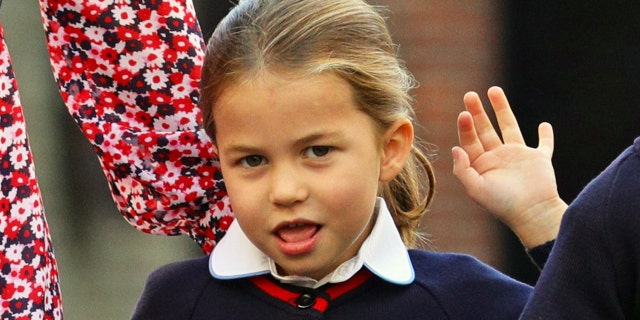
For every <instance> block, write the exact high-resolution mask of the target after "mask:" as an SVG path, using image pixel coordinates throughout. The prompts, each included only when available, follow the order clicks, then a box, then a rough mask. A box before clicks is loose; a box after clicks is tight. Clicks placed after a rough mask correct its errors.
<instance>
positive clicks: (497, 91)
mask: <svg viewBox="0 0 640 320" xmlns="http://www.w3.org/2000/svg"><path fill="white" fill-rule="evenodd" d="M487 95H488V96H489V101H491V105H492V106H493V111H494V112H495V114H496V119H497V120H498V126H499V127H500V132H501V133H502V140H503V141H504V143H519V144H524V138H523V137H522V131H520V127H519V126H518V121H517V120H516V116H515V115H514V114H513V111H512V110H511V106H509V101H508V100H507V96H506V95H505V94H504V91H503V90H502V88H500V87H491V88H489V90H488V92H487Z"/></svg>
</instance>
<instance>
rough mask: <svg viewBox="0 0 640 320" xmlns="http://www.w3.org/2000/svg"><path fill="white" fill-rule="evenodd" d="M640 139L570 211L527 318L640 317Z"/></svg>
mask: <svg viewBox="0 0 640 320" xmlns="http://www.w3.org/2000/svg"><path fill="white" fill-rule="evenodd" d="M639 308H640V138H637V139H636V140H635V142H634V144H633V146H630V147H629V148H627V149H626V150H625V151H624V152H622V154H620V155H619V156H618V157H617V159H615V160H614V161H613V162H612V163H611V164H610V165H609V167H608V168H607V169H606V170H604V171H603V172H602V173H601V174H600V175H599V176H598V177H596V178H595V179H594V180H592V181H591V182H590V183H589V184H588V185H587V187H586V188H585V189H584V190H583V191H582V192H581V193H580V194H579V195H578V197H576V199H575V200H574V201H573V202H572V203H571V205H570V206H569V208H568V209H567V211H566V213H565V215H564V217H563V220H562V223H561V226H560V233H559V235H558V238H557V240H556V242H555V245H554V247H553V249H552V250H551V254H550V256H549V260H548V261H547V263H546V265H545V267H544V269H543V270H542V274H541V275H540V278H539V280H538V283H537V284H536V289H535V293H534V294H533V295H532V297H531V301H530V302H529V303H528V305H527V307H526V309H525V312H524V313H523V316H522V319H527V320H529V319H545V320H548V319H580V320H588V319H607V320H611V319H613V320H615V319H640V309H639Z"/></svg>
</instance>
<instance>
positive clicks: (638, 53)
mask: <svg viewBox="0 0 640 320" xmlns="http://www.w3.org/2000/svg"><path fill="white" fill-rule="evenodd" d="M194 2H195V4H196V8H197V12H198V16H199V19H200V21H201V26H202V28H203V31H204V33H205V35H206V36H208V35H209V34H210V33H211V31H212V29H213V28H214V27H215V24H216V23H217V21H218V19H219V18H220V17H221V16H222V15H224V13H225V12H227V11H228V9H229V7H230V5H229V2H228V1H227V0H200V1H197V0H196V1H194ZM376 3H379V4H384V5H387V6H388V7H389V8H390V10H389V11H388V13H387V14H388V16H389V24H390V28H391V30H392V32H393V34H394V37H395V39H396V42H397V43H398V44H399V45H400V53H401V55H402V57H403V58H404V59H405V60H406V62H407V65H408V67H409V68H410V69H411V70H412V71H413V72H414V74H415V76H416V78H417V80H418V81H419V82H420V83H421V86H420V87H419V88H418V89H417V90H416V91H415V92H414V93H415V96H416V101H417V102H416V108H417V111H418V115H419V120H420V123H421V125H422V127H423V128H422V130H421V132H420V135H421V136H422V137H423V138H424V139H425V140H426V141H428V142H430V143H433V144H434V145H435V146H437V147H438V148H439V151H438V157H437V159H436V160H435V162H434V164H435V167H436V171H437V180H438V189H437V194H436V199H435V203H434V205H433V206H432V208H431V211H430V213H429V214H428V215H427V217H426V218H425V221H424V223H423V225H424V231H425V233H427V234H428V235H429V239H430V241H431V248H432V249H433V250H439V251H455V252H463V253H469V254H473V255H475V256H477V257H478V258H480V259H481V260H483V261H485V262H487V263H489V264H491V265H493V266H494V267H496V268H498V269H500V270H502V271H504V272H505V273H507V274H509V275H511V276H513V277H516V278H517V279H520V280H522V281H525V282H528V283H531V284H533V283H535V281H536V279H537V275H538V271H537V269H536V268H535V267H534V266H533V265H532V264H531V263H530V261H529V260H528V257H527V256H526V254H525V252H524V251H523V249H522V246H521V245H520V243H519V242H518V240H517V239H516V238H515V237H514V236H513V234H511V232H510V231H508V230H507V229H506V228H505V227H504V226H503V225H501V224H500V222H498V221H496V220H495V219H493V218H491V217H490V216H489V215H488V214H487V213H486V212H484V211H483V210H482V209H481V208H479V207H478V206H477V205H476V204H474V203H473V202H472V201H470V200H469V199H468V198H467V196H466V195H465V193H464V190H463V189H462V186H461V185H460V184H459V183H458V182H457V180H456V179H455V178H454V177H453V175H452V174H451V155H450V151H449V150H450V149H451V147H452V146H454V145H456V143H457V142H456V141H457V137H456V129H455V121H456V117H457V114H458V113H459V112H460V111H461V110H462V109H463V105H462V96H463V94H464V93H465V92H467V91H470V90H474V91H478V92H479V93H480V94H481V96H483V98H484V96H485V92H486V90H487V88H489V87H490V86H492V85H500V86H502V87H503V88H504V89H505V91H506V92H507V96H508V97H509V99H510V102H511V105H512V107H513V109H514V111H515V113H516V116H517V117H518V118H519V121H520V125H521V128H522V130H523V132H524V134H525V139H526V140H527V142H528V143H529V145H531V146H535V145H537V131H536V130H537V129H536V128H537V125H538V123H540V122H542V121H548V122H550V123H551V124H552V125H553V126H554V131H555V135H556V151H555V154H554V165H555V168H556V174H557V178H558V185H559V189H560V194H561V196H562V197H563V198H564V199H565V200H566V201H571V200H572V199H573V198H574V197H575V196H576V195H577V193H578V192H579V191H580V190H581V189H582V188H583V187H584V185H585V184H586V183H587V182H588V181H589V180H590V179H591V178H593V177H595V176H596V175H597V174H598V173H599V172H600V171H601V170H603V169H604V168H605V167H606V165H607V164H608V163H609V162H610V161H611V160H613V159H614V158H615V156H616V155H617V154H618V153H619V152H621V151H622V150H623V149H624V148H625V147H626V146H628V145H630V144H631V143H632V141H633V139H634V138H635V137H636V136H639V135H640V77H638V75H639V74H640V19H637V17H638V15H639V14H640V3H635V2H620V3H618V4H616V3H612V2H610V1H577V0H568V1H559V2H558V1H549V0H538V1H489V0H461V1H436V0H433V1H429V0H395V1H392V0H387V1H382V0H377V1H376ZM0 21H2V23H3V25H4V27H5V33H6V40H7V43H8V45H9V48H10V51H11V54H12V58H13V62H14V68H15V72H16V75H17V78H18V83H19V86H20V92H21V98H22V103H23V106H24V109H25V113H26V121H27V128H28V133H29V137H30V140H31V144H32V149H33V153H34V157H35V164H36V170H37V174H38V178H39V183H40V187H41V189H42V195H43V198H44V205H45V208H46V214H47V220H48V222H49V225H50V228H51V232H52V237H53V243H54V249H55V253H56V257H57V259H58V266H59V269H60V280H61V287H62V298H63V305H64V314H65V318H66V319H70V320H75V319H127V318H129V316H130V315H131V312H132V310H133V308H134V306H135V303H136V300H137V298H138V296H139V294H140V292H141V290H142V288H143V286H144V282H145V280H146V277H147V276H148V274H149V273H150V272H151V271H152V270H154V269H156V268H157V267H159V266H161V265H163V264H166V263H168V262H171V261H176V260H181V259H185V258H188V257H194V256H197V255H200V254H201V252H200V249H199V248H198V247H197V246H196V245H195V244H194V243H193V242H192V241H191V240H190V239H188V238H187V237H164V236H151V235H147V234H143V233H141V232H139V231H136V230H134V229H133V228H132V227H130V226H129V225H128V224H127V223H126V222H125V221H124V219H122V217H121V216H120V214H119V213H118V212H117V210H116V208H115V205H114V204H113V202H112V200H111V197H110V194H109V192H108V189H107V184H106V180H105V178H104V176H103V174H102V172H101V170H100V168H99V166H98V161H97V158H96V156H95V155H94V154H93V151H92V150H91V146H90V145H89V144H88V142H87V141H86V140H85V139H84V137H83V136H82V135H81V134H80V131H79V130H78V129H77V128H76V126H75V123H74V122H73V121H72V119H71V117H70V116H69V114H68V113H67V112H66V109H65V108H64V106H63V105H62V102H61V99H60V97H59V94H58V92H57V91H56V88H55V86H54V81H53V77H52V75H51V71H50V70H51V69H50V66H49V61H48V55H47V52H46V47H45V40H44V34H43V31H42V30H43V29H42V26H41V22H40V15H39V9H38V3H37V1H23V0H6V1H4V3H3V4H2V9H1V10H0ZM484 100H485V101H486V99H484ZM487 105H488V103H487Z"/></svg>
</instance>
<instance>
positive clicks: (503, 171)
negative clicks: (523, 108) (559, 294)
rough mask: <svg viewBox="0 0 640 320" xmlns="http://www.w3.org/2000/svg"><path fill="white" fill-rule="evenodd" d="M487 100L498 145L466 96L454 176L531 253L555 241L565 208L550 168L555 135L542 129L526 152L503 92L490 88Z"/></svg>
mask: <svg viewBox="0 0 640 320" xmlns="http://www.w3.org/2000/svg"><path fill="white" fill-rule="evenodd" d="M488 96H489V101H490V102H491V105H492V106H493V110H494V112H495V114H496V118H497V122H498V125H499V128H500V132H501V135H502V139H501V137H500V135H499V134H498V132H497V131H496V130H495V129H494V127H493V125H492V124H491V121H490V119H489V117H488V115H487V113H486V112H485V110H484V107H483V106H482V102H481V101H480V97H479V96H478V94H477V93H475V92H469V93H467V94H466V95H465V96H464V104H465V107H466V109H467V110H466V111H463V112H461V113H460V115H459V116H458V139H459V142H460V146H456V147H454V148H453V149H452V154H453V159H454V163H453V173H454V175H455V176H456V177H457V178H458V179H459V180H460V182H462V184H463V185H464V187H465V189H466V191H467V193H468V194H469V196H470V197H471V198H473V199H474V200H475V201H476V202H477V203H479V204H480V205H482V206H483V207H484V208H486V209H487V210H488V211H489V212H491V214H493V215H494V216H496V217H497V218H499V219H500V220H502V221H503V222H504V223H505V224H507V225H508V226H509V227H510V228H511V229H512V230H513V231H514V232H515V233H516V234H517V235H518V237H519V238H520V240H521V241H522V243H523V244H524V245H525V246H526V247H527V248H532V247H534V246H537V245H540V244H543V243H544V242H546V241H549V240H552V239H554V238H555V237H556V235H557V232H558V227H559V225H560V220H561V218H562V214H563V213H564V211H565V209H566V207H567V205H566V203H565V202H564V201H563V200H562V199H561V198H560V196H559V195H558V190H557V185H556V179H555V174H554V171H553V165H552V163H551V156H552V154H553V129H552V127H551V125H550V124H548V123H542V124H540V126H539V127H538V136H539V144H538V147H537V148H531V147H528V146H527V145H526V144H525V141H524V138H523V137H522V133H521V131H520V128H519V126H518V122H517V120H516V118H515V116H514V114H513V112H512V111H511V107H510V106H509V102H508V101H507V98H506V96H505V94H504V92H503V91H502V89H501V88H499V87H492V88H490V89H489V90H488Z"/></svg>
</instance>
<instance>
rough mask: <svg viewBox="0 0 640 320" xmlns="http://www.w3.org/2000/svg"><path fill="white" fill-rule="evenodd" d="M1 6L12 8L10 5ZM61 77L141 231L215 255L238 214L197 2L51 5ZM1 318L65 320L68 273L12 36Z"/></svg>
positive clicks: (3, 91)
mask: <svg viewBox="0 0 640 320" xmlns="http://www.w3.org/2000/svg"><path fill="white" fill-rule="evenodd" d="M0 3H1V2H0ZM40 6H41V13H42V21H43V24H44V28H45V32H46V39H47V44H48V48H49V54H50V60H51V64H52V67H53V72H54V77H55V79H56V82H57V84H58V87H59V90H60V93H61V95H62V98H63V101H64V102H65V105H66V107H67V109H68V111H69V113H70V114H71V115H72V117H73V119H74V120H75V121H76V122H77V124H78V126H79V128H80V129H81V131H82V132H83V133H84V135H85V136H86V137H87V139H88V140H89V141H90V142H91V143H92V145H93V146H94V150H95V152H96V153H97V155H98V157H99V159H100V163H101V166H102V169H103V170H104V173H105V175H106V177H107V180H108V182H109V187H110V190H111V193H112V195H113V199H114V200H115V202H116V205H117V207H118V209H119V210H120V211H121V213H122V215H123V216H124V217H125V219H126V220H127V221H128V222H129V223H130V224H131V225H132V226H134V227H135V228H137V229H139V230H141V231H144V232H147V233H154V234H166V235H179V234H187V235H189V236H190V237H191V238H193V239H194V240H195V241H196V242H197V243H198V244H199V245H200V246H201V247H202V249H203V251H204V252H205V253H209V252H211V250H212V249H213V247H214V246H215V244H216V243H217V241H219V240H220V239H221V237H222V236H223V235H224V233H225V232H226V230H227V228H228V227H229V225H230V223H231V221H232V220H233V214H232V212H231V208H230V206H229V201H228V197H227V195H226V191H225V188H224V183H223V182H222V177H221V174H220V169H219V164H218V162H217V159H216V154H215V153H214V148H213V145H212V143H211V141H210V140H209V139H208V138H207V136H206V134H205V133H204V131H203V130H202V129H201V117H200V113H199V110H198V108H197V102H198V85H199V80H200V74H201V68H202V61H203V48H204V42H203V39H202V35H201V32H200V29H199V25H198V22H197V20H196V16H195V12H194V9H193V5H192V3H191V2H190V1H185V0H170V1H162V0H146V1H141V0H128V1H124V0H90V1H86V0H40ZM0 179H1V180H0V191H1V192H2V197H0V232H1V233H0V241H1V242H0V247H1V249H2V251H1V252H0V298H1V300H0V303H1V304H0V316H1V318H2V319H62V317H63V316H62V304H61V298H60V289H59V282H58V271H57V266H56V261H55V257H54V253H53V248H52V245H51V238H50V234H49V229H48V226H47V223H46V220H45V216H44V208H43V204H42V200H41V197H40V190H39V187H38V184H37V180H36V176H35V170H34V166H33V160H32V154H31V151H30V148H29V143H28V139H27V134H26V128H25V123H24V116H23V112H22V106H21V104H20V101H19V95H18V91H17V83H16V80H15V78H14V75H13V70H12V68H11V61H10V58H9V53H8V51H7V48H6V45H5V43H4V37H3V33H2V29H1V27H0Z"/></svg>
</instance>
